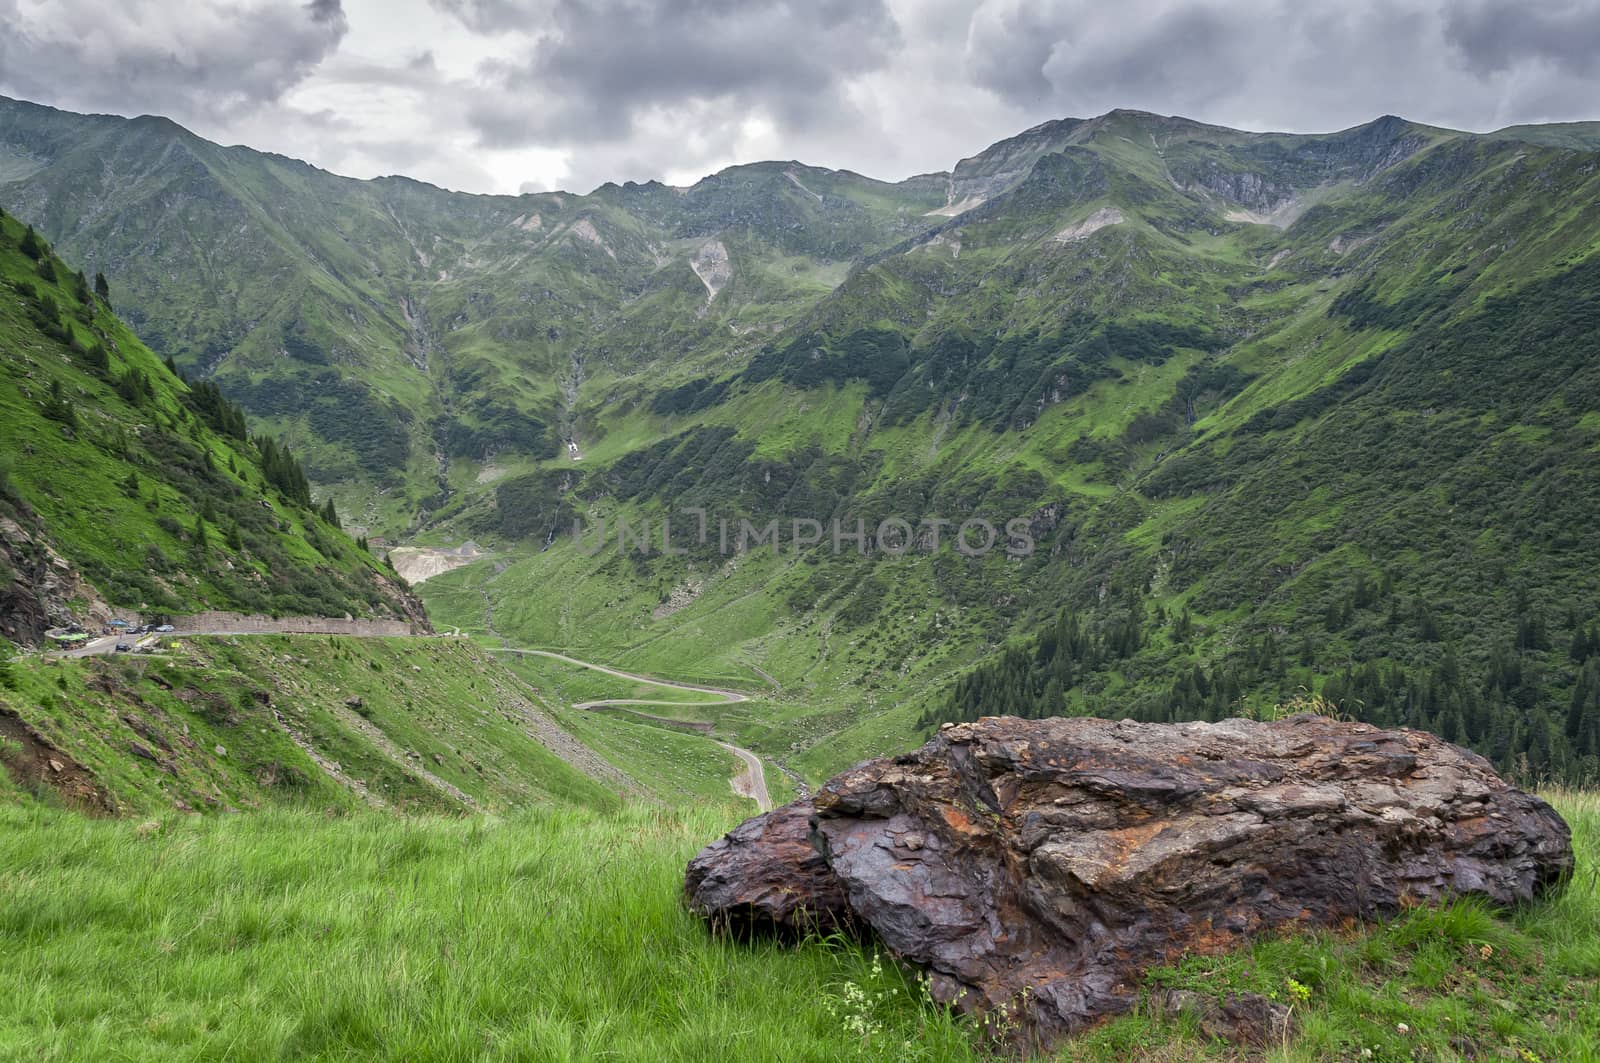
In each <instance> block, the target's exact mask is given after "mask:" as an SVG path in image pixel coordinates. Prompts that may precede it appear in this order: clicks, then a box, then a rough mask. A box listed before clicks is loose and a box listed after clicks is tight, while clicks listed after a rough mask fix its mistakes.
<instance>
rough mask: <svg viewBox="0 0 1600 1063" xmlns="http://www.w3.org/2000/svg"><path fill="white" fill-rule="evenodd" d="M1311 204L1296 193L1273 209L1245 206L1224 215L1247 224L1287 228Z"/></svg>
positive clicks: (1226, 218)
mask: <svg viewBox="0 0 1600 1063" xmlns="http://www.w3.org/2000/svg"><path fill="white" fill-rule="evenodd" d="M1310 205H1311V204H1310V203H1308V202H1307V201H1306V200H1305V199H1304V198H1303V197H1301V196H1297V195H1296V196H1290V197H1289V198H1288V199H1285V200H1283V201H1282V202H1280V203H1278V204H1276V205H1274V206H1273V208H1272V209H1271V210H1246V209H1245V208H1243V207H1235V208H1233V209H1232V210H1230V211H1227V212H1226V213H1224V214H1223V215H1222V217H1223V218H1224V219H1225V220H1226V221H1233V222H1241V223H1243V224H1245V225H1270V226H1272V227H1273V228H1275V229H1287V228H1288V227H1289V226H1291V225H1293V224H1294V223H1295V222H1297V221H1299V220H1300V215H1302V214H1304V213H1305V212H1306V208H1308V207H1309V206H1310Z"/></svg>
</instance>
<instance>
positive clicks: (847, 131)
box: [0, 0, 1600, 191]
mask: <svg viewBox="0 0 1600 1063" xmlns="http://www.w3.org/2000/svg"><path fill="white" fill-rule="evenodd" d="M0 28H3V31H0V92H4V93H7V94H10V95H15V96H22V97H26V98H29V99H34V100H37V101H39V102H41V103H49V104H53V105H56V106H62V107H67V108H71V109H76V110H109V111H114V112H117V113H122V114H130V115H131V114H139V113H143V112H154V113H160V114H166V115H168V116H170V117H172V118H175V119H177V120H178V121H180V122H184V123H185V124H191V125H193V126H195V127H196V128H197V131H199V132H201V133H202V135H205V136H209V137H211V138H212V139H223V140H229V141H233V140H242V141H244V142H246V143H250V144H252V145H254V146H259V147H263V148H267V149H269V150H276V151H283V152H286V153H288V154H293V155H297V156H301V157H305V158H308V159H309V161H311V162H314V163H317V164H319V165H323V166H328V167H331V168H334V169H341V168H343V172H350V173H352V174H355V175H359V176H370V175H373V174H376V173H393V172H410V173H414V174H416V175H418V176H423V177H425V178H426V179H428V180H433V181H436V182H439V183H442V184H448V185H452V186H453V187H460V188H467V189H471V190H474V191H490V190H495V191H514V190H516V189H518V188H519V187H540V188H544V187H567V188H572V189H574V190H576V191H585V190H587V189H589V188H592V187H594V185H595V184H597V183H599V182H601V181H604V180H610V179H615V180H623V179H640V180H642V179H645V178H649V177H667V178H670V179H672V180H680V181H681V180H686V179H693V176H694V175H698V174H701V173H704V172H708V171H710V170H714V169H718V168H720V167H722V166H726V165H729V164H731V163H734V162H741V161H753V160H755V159H757V158H768V157H779V158H798V159H801V160H803V161H806V162H811V163H815V164H818V165H826V166H844V167H849V168H851V169H855V170H859V171H861V172H863V173H868V174H871V175H873V176H876V177H884V178H895V177H902V176H906V175H909V174H911V173H917V172H927V171H931V170H938V169H945V168H947V167H949V166H950V165H951V164H952V163H953V162H954V161H955V160H956V159H958V158H960V157H962V156H964V155H970V154H972V153H973V152H975V151H977V150H980V149H981V148H982V147H984V146H985V145H986V144H989V143H992V142H993V141H995V140H999V139H1001V138H1003V137H1006V136H1009V135H1011V134H1014V133H1016V132H1018V131H1020V130H1022V129H1024V128H1027V127H1029V126H1031V125H1034V124H1036V123H1038V122H1040V121H1043V120H1046V119H1049V118H1059V117H1066V116H1076V117H1088V116H1092V115H1095V114H1099V113H1103V112H1104V111H1108V110H1111V109H1113V108H1117V107H1131V108H1140V109H1144V110H1151V111H1157V112H1159V113H1163V114H1182V115H1185V116H1187V117H1191V118H1195V119H1198V120H1201V121H1206V122H1214V123H1217V124H1221V125H1232V126H1238V127H1241V128H1247V129H1285V130H1291V131H1312V130H1328V129H1337V128H1342V127H1346V126H1350V125H1355V124H1357V123H1359V122H1363V121H1367V120H1370V119H1371V118H1373V117H1375V116H1377V115H1379V114H1384V113H1393V114H1400V115H1403V116H1405V117H1407V118H1411V119H1414V120H1417V121H1421V122H1428V123H1432V124H1437V125H1446V126H1455V127H1458V128H1466V129H1489V128H1494V127H1497V126H1500V125H1510V124H1514V123H1522V122H1540V121H1571V120H1581V119H1594V118H1597V117H1600V114H1597V113H1596V112H1597V111H1600V106H1597V105H1596V102H1595V101H1600V0H1341V2H1340V3H1338V4H1309V3H1304V2H1302V0H1118V3H1116V4H1107V3H1105V2H1103V0H811V2H802V0H189V2H186V3H182V4H179V3H173V2H172V0H0Z"/></svg>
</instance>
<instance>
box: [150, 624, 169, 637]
mask: <svg viewBox="0 0 1600 1063" xmlns="http://www.w3.org/2000/svg"><path fill="white" fill-rule="evenodd" d="M151 630H153V631H156V632H159V633H160V634H162V635H165V634H166V633H167V632H169V631H172V630H173V627H172V625H171V624H162V625H161V626H160V627H158V628H152V629H151Z"/></svg>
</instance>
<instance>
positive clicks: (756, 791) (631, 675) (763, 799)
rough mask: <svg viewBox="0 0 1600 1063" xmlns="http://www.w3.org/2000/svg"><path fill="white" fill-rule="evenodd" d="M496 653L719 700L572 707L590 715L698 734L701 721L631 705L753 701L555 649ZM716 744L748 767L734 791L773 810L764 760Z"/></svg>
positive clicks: (609, 701) (733, 782) (616, 701)
mask: <svg viewBox="0 0 1600 1063" xmlns="http://www.w3.org/2000/svg"><path fill="white" fill-rule="evenodd" d="M493 652H496V653H516V654H521V655H523V656H527V657H548V658H549V659H550V660H552V661H561V662H563V663H565V664H570V665H574V666H575V667H578V668H588V669H590V670H591V671H595V672H600V673H603V674H605V675H609V676H615V677H616V678H618V679H628V680H632V681H633V682H635V683H645V684H647V685H649V686H658V687H666V688H668V689H671V690H683V691H687V692H688V693H691V694H708V695H710V696H711V697H713V698H715V699H716V700H714V701H651V700H649V699H646V698H601V699H600V700H598V701H580V702H577V703H576V704H574V705H573V706H572V707H573V708H575V709H584V710H587V711H590V712H595V711H604V710H607V709H616V710H618V711H622V712H628V713H630V714H631V715H634V716H638V717H640V718H642V719H644V720H646V721H649V722H652V723H659V724H662V725H665V726H669V727H684V728H688V729H690V730H696V731H698V730H700V729H701V728H700V726H697V724H698V723H699V721H686V720H674V719H671V718H669V717H661V716H652V715H650V714H649V713H644V712H635V711H633V710H632V709H630V708H628V707H627V706H630V705H661V706H666V707H669V708H678V707H682V706H692V705H733V704H736V703H738V702H741V701H749V700H750V697H749V695H747V694H741V693H739V691H737V690H724V689H722V688H720V687H703V686H696V685H695V684H693V683H679V682H675V681H673V680H671V679H658V678H656V677H655V676H651V675H640V674H639V673H638V672H624V671H622V670H621V669H619V668H610V667H608V666H606V665H603V664H594V663H592V662H590V661H580V660H579V659H578V658H576V657H568V656H567V655H566V654H564V653H555V652H553V651H551V650H524V649H516V648H512V647H504V648H498V649H495V650H494V651H493ZM704 726H705V729H706V730H707V731H709V730H710V729H711V726H712V725H710V724H705V725H704ZM712 741H714V742H716V743H717V745H719V746H721V747H722V748H723V749H726V750H727V751H728V752H730V753H732V754H733V755H734V756H735V757H737V758H739V760H740V761H741V762H742V763H743V764H744V770H743V771H741V772H740V773H739V774H738V775H736V776H734V777H733V778H732V779H730V780H728V785H729V786H730V787H731V788H732V789H733V792H734V793H736V794H738V795H739V796H740V797H747V798H749V799H750V800H752V801H754V802H755V803H756V807H757V808H759V809H760V810H761V811H763V812H767V811H770V810H771V808H772V796H771V795H770V794H769V793H768V792H767V774H766V769H765V767H764V766H763V765H762V763H761V758H760V757H758V756H756V755H755V754H754V753H752V752H750V751H749V750H748V749H742V748H740V747H739V746H735V745H730V744H729V743H727V742H724V741H722V740H720V739H712Z"/></svg>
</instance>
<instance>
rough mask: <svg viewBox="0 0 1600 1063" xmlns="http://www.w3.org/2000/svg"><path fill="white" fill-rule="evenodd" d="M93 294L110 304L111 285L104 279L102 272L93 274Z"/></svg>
mask: <svg viewBox="0 0 1600 1063" xmlns="http://www.w3.org/2000/svg"><path fill="white" fill-rule="evenodd" d="M94 294H96V295H98V296H99V297H100V301H101V302H102V303H105V304H106V305H107V306H110V305H111V285H110V283H109V282H108V281H107V280H106V275H105V274H104V273H96V274H95V275H94Z"/></svg>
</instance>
